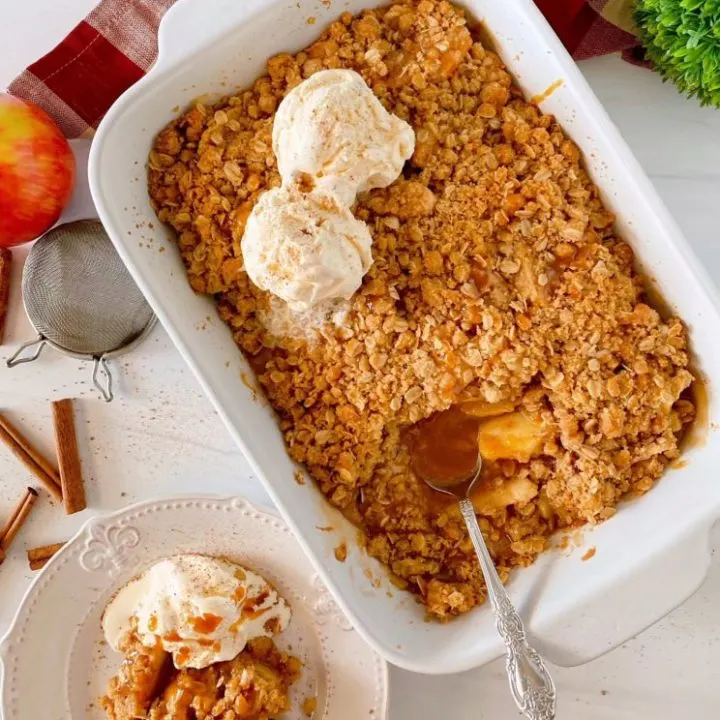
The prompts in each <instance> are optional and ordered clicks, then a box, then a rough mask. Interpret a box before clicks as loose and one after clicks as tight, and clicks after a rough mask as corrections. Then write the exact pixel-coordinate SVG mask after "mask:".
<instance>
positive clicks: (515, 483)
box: [470, 477, 538, 515]
mask: <svg viewBox="0 0 720 720" xmlns="http://www.w3.org/2000/svg"><path fill="white" fill-rule="evenodd" d="M537 493H538V489H537V485H535V483H534V482H532V481H531V480H528V479H527V478H521V477H514V478H510V479H508V480H505V481H504V482H503V483H501V484H500V485H498V486H497V487H494V488H483V487H480V488H478V489H477V490H475V491H473V493H472V495H471V498H470V499H471V500H472V504H473V507H474V508H475V512H476V513H477V514H478V515H492V514H493V513H496V512H497V511H498V510H502V509H503V508H506V507H507V506H508V505H515V504H516V503H523V502H528V501H530V500H532V499H533V498H534V497H535V496H536V495H537Z"/></svg>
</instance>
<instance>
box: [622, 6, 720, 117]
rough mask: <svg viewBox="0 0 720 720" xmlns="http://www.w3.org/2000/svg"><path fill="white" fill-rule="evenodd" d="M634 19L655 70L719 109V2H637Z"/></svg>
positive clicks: (702, 101)
mask: <svg viewBox="0 0 720 720" xmlns="http://www.w3.org/2000/svg"><path fill="white" fill-rule="evenodd" d="M634 16H635V22H636V24H637V29H638V34H639V36H640V39H641V40H642V42H643V44H644V45H645V48H646V50H647V56H648V58H649V59H650V60H652V62H653V63H654V64H655V68H656V70H657V71H658V72H660V73H661V74H662V75H663V77H665V78H666V79H667V80H672V82H674V83H675V84H676V85H677V86H678V88H680V90H681V91H683V92H685V93H687V94H688V95H695V96H697V98H698V99H699V100H700V102H701V103H702V104H703V105H715V106H716V107H720V0H637V2H636V5H635V10H634Z"/></svg>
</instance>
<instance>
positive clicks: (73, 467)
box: [52, 399, 87, 515]
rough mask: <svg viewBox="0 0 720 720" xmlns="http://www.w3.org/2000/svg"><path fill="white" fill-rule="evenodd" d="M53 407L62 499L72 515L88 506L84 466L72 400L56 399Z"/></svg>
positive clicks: (67, 510)
mask: <svg viewBox="0 0 720 720" xmlns="http://www.w3.org/2000/svg"><path fill="white" fill-rule="evenodd" d="M52 409H53V423H54V425H55V446H56V451H57V457H58V465H59V466H60V484H61V485H62V499H63V503H64V504H65V512H66V513H67V514H68V515H72V514H73V513H76V512H80V510H84V509H85V508H86V507H87V503H86V502H85V485H84V483H83V478H82V466H81V465H80V454H79V452H78V445H77V437H76V435H75V419H74V413H73V406H72V400H69V399H65V400H56V401H55V402H53V404H52Z"/></svg>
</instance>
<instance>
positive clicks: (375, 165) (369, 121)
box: [272, 70, 415, 205]
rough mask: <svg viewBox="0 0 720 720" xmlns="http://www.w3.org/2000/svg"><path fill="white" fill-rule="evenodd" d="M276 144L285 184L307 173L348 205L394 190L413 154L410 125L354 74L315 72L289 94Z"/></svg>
mask: <svg viewBox="0 0 720 720" xmlns="http://www.w3.org/2000/svg"><path fill="white" fill-rule="evenodd" d="M272 139H273V150H274V151H275V156H276V158H277V163H278V169H279V171H280V175H281V176H282V179H283V182H284V183H289V182H291V180H292V178H293V177H294V176H295V175H296V174H297V173H307V174H309V175H312V176H314V178H315V180H316V182H317V185H318V187H320V188H323V189H325V190H328V191H330V192H334V193H335V194H336V195H337V196H338V197H339V198H340V200H341V201H342V202H343V203H345V204H346V205H352V203H353V202H354V201H355V196H356V194H357V193H359V192H364V191H366V190H371V189H372V188H379V187H386V186H388V185H390V183H392V182H393V181H394V180H395V179H396V178H397V177H398V176H399V175H400V172H401V171H402V168H403V165H404V163H405V161H406V160H407V159H408V158H409V157H410V156H411V155H412V154H413V151H414V149H415V133H414V132H413V129H412V128H411V127H410V125H408V124H407V123H406V122H405V121H404V120H401V119H400V118H399V117H397V116H395V115H393V114H392V113H389V112H388V111H387V110H386V109H385V108H384V107H383V106H382V104H381V103H380V101H379V100H378V99H377V97H376V96H375V95H374V94H373V91H372V90H371V89H370V88H369V87H368V85H367V84H366V83H365V81H364V80H363V78H362V77H361V76H360V75H358V73H356V72H353V71H352V70H323V71H321V72H317V73H315V74H314V75H311V76H310V77H309V78H308V79H307V80H305V81H304V82H302V83H300V84H299V85H298V86H297V87H295V88H294V89H293V90H292V91H291V92H290V93H288V95H287V96H286V97H285V98H284V99H283V101H282V102H281V103H280V107H278V109H277V113H276V114H275V123H274V125H273V138H272Z"/></svg>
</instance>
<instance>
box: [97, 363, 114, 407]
mask: <svg viewBox="0 0 720 720" xmlns="http://www.w3.org/2000/svg"><path fill="white" fill-rule="evenodd" d="M101 370H102V376H101V375H100V371H101ZM92 381H93V385H94V386H95V387H96V388H97V389H98V390H99V391H100V394H101V395H102V396H103V399H104V400H105V402H111V401H112V399H113V398H114V397H115V396H114V395H113V390H112V385H113V378H112V373H111V372H110V366H109V365H108V362H107V359H106V357H105V356H104V355H100V356H98V357H96V358H95V362H94V364H93V373H92Z"/></svg>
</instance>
